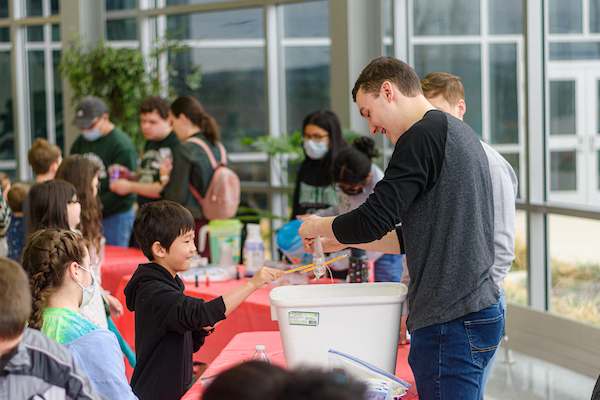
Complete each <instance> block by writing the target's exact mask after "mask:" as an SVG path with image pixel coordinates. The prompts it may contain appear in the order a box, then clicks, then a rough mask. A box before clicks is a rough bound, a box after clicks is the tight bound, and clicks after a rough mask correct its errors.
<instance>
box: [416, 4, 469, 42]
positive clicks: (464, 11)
mask: <svg viewBox="0 0 600 400" xmlns="http://www.w3.org/2000/svg"><path fill="white" fill-rule="evenodd" d="M479 6H480V4H479V0H447V1H439V0H413V23H414V35H415V36H422V35H424V36H438V35H478V34H479V32H480V18H479V14H480V13H479Z"/></svg>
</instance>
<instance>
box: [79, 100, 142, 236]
mask: <svg viewBox="0 0 600 400" xmlns="http://www.w3.org/2000/svg"><path fill="white" fill-rule="evenodd" d="M73 125H75V126H76V127H77V128H78V129H79V130H80V131H81V135H80V136H79V137H78V138H77V139H76V140H75V142H74V143H73V146H71V154H82V155H83V156H85V157H86V158H88V159H89V160H91V161H93V162H95V163H96V164H98V166H99V167H100V172H99V175H98V178H99V184H100V188H99V191H98V195H99V197H100V202H101V203H102V225H103V226H104V236H105V237H106V244H108V245H116V246H122V247H127V246H129V239H130V237H131V230H132V229H133V220H134V218H135V210H134V208H133V203H134V202H135V200H136V194H134V193H130V194H127V195H124V196H120V195H118V194H117V193H114V192H112V191H111V190H110V188H109V176H108V170H109V167H110V166H111V165H113V164H116V165H119V166H123V167H126V168H127V169H128V170H130V171H132V172H133V171H135V170H136V169H137V152H136V150H135V147H134V145H133V142H132V141H131V139H130V138H129V136H128V135H127V134H126V133H125V132H124V131H123V130H121V129H120V128H118V127H117V126H115V124H113V123H112V122H111V121H110V120H109V117H108V108H107V106H106V103H105V102H104V101H103V100H102V99H100V98H98V97H95V96H87V97H84V98H83V99H81V101H80V102H79V104H77V107H76V108H75V118H74V119H73Z"/></svg>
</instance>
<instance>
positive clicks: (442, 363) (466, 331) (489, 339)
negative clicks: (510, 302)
mask: <svg viewBox="0 0 600 400" xmlns="http://www.w3.org/2000/svg"><path fill="white" fill-rule="evenodd" d="M503 331H504V313H503V311H502V306H501V305H500V301H497V302H496V303H495V304H494V305H493V306H490V307H488V308H485V309H483V310H480V311H477V312H473V313H470V314H467V315H465V316H462V317H460V318H456V319H454V320H452V321H450V322H446V323H443V324H436V325H430V326H427V327H425V328H421V329H417V330H416V331H414V332H412V333H411V343H410V354H409V356H408V363H409V364H410V367H411V368H412V371H413V374H414V376H415V382H416V384H417V391H418V392H419V399H421V400H430V399H436V400H439V399H472V400H476V399H478V398H479V391H480V388H481V383H482V379H483V370H484V368H485V367H486V366H487V364H488V363H489V362H490V360H491V358H492V357H493V356H494V353H495V352H496V349H497V348H498V345H499V344H500V340H501V339H502V333H503Z"/></svg>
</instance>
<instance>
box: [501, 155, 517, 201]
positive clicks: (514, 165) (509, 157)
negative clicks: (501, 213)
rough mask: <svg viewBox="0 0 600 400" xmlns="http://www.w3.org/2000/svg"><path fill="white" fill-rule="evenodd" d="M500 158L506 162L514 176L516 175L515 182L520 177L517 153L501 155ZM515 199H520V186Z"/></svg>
mask: <svg viewBox="0 0 600 400" xmlns="http://www.w3.org/2000/svg"><path fill="white" fill-rule="evenodd" d="M501 154H502V157H504V158H505V159H506V161H508V163H509V164H510V166H511V167H512V168H513V170H514V171H515V175H517V180H518V179H520V177H521V159H520V157H519V153H501ZM517 197H521V185H520V184H519V187H518V189H517Z"/></svg>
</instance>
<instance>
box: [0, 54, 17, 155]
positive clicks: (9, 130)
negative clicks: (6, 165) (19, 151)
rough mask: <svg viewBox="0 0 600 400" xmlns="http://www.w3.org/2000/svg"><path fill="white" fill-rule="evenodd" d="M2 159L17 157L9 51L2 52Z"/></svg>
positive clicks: (0, 120)
mask: <svg viewBox="0 0 600 400" xmlns="http://www.w3.org/2000/svg"><path fill="white" fill-rule="evenodd" d="M0 76H2V79H0V160H14V159H15V126H14V123H13V98H12V93H13V92H12V72H11V57H10V52H9V51H2V52H0Z"/></svg>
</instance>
